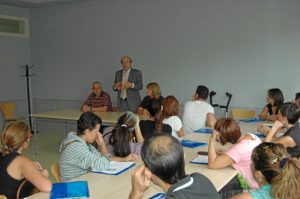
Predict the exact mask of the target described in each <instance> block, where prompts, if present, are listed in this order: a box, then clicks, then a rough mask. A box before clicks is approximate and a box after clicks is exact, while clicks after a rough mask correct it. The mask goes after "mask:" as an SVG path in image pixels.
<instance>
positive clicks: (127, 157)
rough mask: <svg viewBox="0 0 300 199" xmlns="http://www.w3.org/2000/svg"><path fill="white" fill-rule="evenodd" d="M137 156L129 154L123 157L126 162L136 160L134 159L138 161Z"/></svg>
mask: <svg viewBox="0 0 300 199" xmlns="http://www.w3.org/2000/svg"><path fill="white" fill-rule="evenodd" d="M137 158H138V156H137V155H136V154H129V155H128V156H126V157H125V158H123V161H124V162H134V161H136V159H137Z"/></svg>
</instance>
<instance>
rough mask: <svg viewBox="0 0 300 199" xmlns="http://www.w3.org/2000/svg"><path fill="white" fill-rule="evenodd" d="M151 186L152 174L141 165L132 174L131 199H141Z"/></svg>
mask: <svg viewBox="0 0 300 199" xmlns="http://www.w3.org/2000/svg"><path fill="white" fill-rule="evenodd" d="M150 184H151V173H150V172H149V171H148V170H146V168H145V165H144V164H141V165H140V166H139V167H137V168H136V169H135V170H134V171H133V172H132V174H131V186H132V188H131V192H130V195H129V199H140V198H142V197H143V194H144V192H145V191H146V190H147V189H148V188H149V186H150Z"/></svg>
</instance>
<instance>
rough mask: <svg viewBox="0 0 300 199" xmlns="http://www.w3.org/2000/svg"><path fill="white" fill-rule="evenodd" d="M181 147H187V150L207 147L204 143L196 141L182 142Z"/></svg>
mask: <svg viewBox="0 0 300 199" xmlns="http://www.w3.org/2000/svg"><path fill="white" fill-rule="evenodd" d="M181 145H182V146H184V147H189V148H196V147H200V146H205V145H207V143H206V142H198V141H193V140H182V141H181Z"/></svg>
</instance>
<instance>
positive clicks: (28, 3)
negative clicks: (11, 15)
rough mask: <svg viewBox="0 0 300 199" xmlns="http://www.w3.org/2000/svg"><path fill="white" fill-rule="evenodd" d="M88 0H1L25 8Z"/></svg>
mask: <svg viewBox="0 0 300 199" xmlns="http://www.w3.org/2000/svg"><path fill="white" fill-rule="evenodd" d="M76 1H87V0H0V4H4V5H11V6H18V7H24V8H36V7H45V6H52V5H59V4H65V3H71V2H76Z"/></svg>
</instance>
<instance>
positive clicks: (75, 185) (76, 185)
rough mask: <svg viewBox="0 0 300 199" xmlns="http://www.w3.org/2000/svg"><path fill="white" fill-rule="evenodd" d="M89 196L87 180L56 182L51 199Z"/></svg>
mask: <svg viewBox="0 0 300 199" xmlns="http://www.w3.org/2000/svg"><path fill="white" fill-rule="evenodd" d="M89 197H90V193H89V188H88V184H87V181H76V182H64V183H54V184H53V185H52V190H51V195H50V199H59V198H89Z"/></svg>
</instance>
